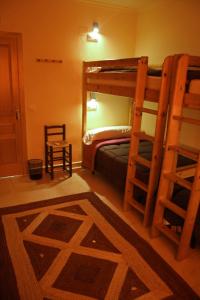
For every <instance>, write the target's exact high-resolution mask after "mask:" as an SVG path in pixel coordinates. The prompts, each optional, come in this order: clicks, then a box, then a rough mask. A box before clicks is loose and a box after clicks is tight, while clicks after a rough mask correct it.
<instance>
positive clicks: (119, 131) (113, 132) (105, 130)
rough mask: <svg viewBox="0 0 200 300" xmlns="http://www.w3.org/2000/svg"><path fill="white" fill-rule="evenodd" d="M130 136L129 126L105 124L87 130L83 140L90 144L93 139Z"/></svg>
mask: <svg viewBox="0 0 200 300" xmlns="http://www.w3.org/2000/svg"><path fill="white" fill-rule="evenodd" d="M130 136H131V126H106V127H99V128H94V129H90V130H88V131H87V132H86V133H85V135H84V137H83V142H84V144H86V145H91V144H92V142H93V141H95V140H104V139H116V138H123V137H130Z"/></svg>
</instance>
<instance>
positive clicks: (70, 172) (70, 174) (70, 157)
mask: <svg viewBox="0 0 200 300" xmlns="http://www.w3.org/2000/svg"><path fill="white" fill-rule="evenodd" d="M69 176H70V177H71V176H72V144H69Z"/></svg>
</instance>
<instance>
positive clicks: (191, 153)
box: [168, 145, 200, 161]
mask: <svg viewBox="0 0 200 300" xmlns="http://www.w3.org/2000/svg"><path fill="white" fill-rule="evenodd" d="M168 150H173V151H176V152H177V153H178V154H182V155H183V156H185V157H188V158H191V159H193V160H196V161H197V160H198V157H199V153H200V151H199V150H197V149H189V148H185V147H184V146H177V145H170V146H168Z"/></svg>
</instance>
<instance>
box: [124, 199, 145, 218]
mask: <svg viewBox="0 0 200 300" xmlns="http://www.w3.org/2000/svg"><path fill="white" fill-rule="evenodd" d="M128 204H130V205H131V206H132V207H133V208H135V209H136V210H138V211H139V212H141V213H142V214H144V213H145V206H144V205H142V204H141V203H139V202H138V201H137V200H134V199H133V198H132V199H131V200H130V201H129V202H128Z"/></svg>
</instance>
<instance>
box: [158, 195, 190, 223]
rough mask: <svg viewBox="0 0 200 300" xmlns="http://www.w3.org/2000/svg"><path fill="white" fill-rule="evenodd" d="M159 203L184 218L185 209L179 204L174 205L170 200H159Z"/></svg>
mask: <svg viewBox="0 0 200 300" xmlns="http://www.w3.org/2000/svg"><path fill="white" fill-rule="evenodd" d="M160 204H161V205H163V206H164V207H166V208H168V209H170V210H171V211H173V212H174V213H175V214H176V215H178V216H180V217H181V218H183V219H185V218H186V211H185V210H184V209H183V208H181V207H180V206H178V205H176V204H175V203H173V202H172V201H170V200H164V199H161V200H160Z"/></svg>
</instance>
